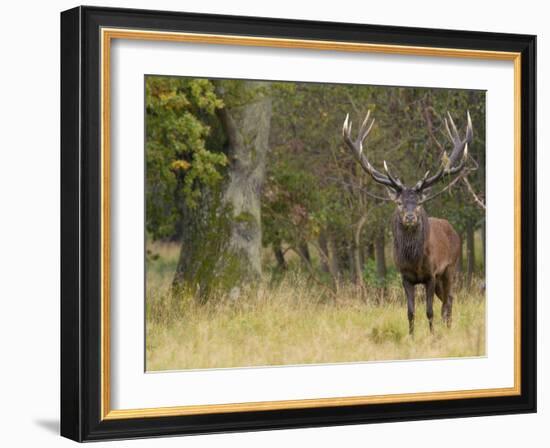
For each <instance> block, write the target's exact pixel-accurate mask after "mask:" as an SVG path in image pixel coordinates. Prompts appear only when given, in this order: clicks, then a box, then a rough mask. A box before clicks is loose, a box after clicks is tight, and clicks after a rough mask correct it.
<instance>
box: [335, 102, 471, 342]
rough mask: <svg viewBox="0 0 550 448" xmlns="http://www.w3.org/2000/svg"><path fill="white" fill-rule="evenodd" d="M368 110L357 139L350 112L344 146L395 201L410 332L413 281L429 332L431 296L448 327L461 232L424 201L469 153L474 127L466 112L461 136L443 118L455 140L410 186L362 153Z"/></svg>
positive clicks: (394, 230) (395, 227)
mask: <svg viewBox="0 0 550 448" xmlns="http://www.w3.org/2000/svg"><path fill="white" fill-rule="evenodd" d="M369 116H370V112H369V113H368V114H367V117H366V118H365V121H364V122H363V124H362V125H361V128H360V130H359V136H358V138H357V140H355V141H353V140H352V139H351V123H350V122H348V117H346V121H345V122H344V127H343V135H344V141H345V143H346V144H347V146H348V147H349V148H350V149H351V150H352V152H353V154H354V156H355V157H356V158H357V160H358V162H359V163H360V164H361V166H362V167H363V169H364V170H365V171H366V172H367V173H368V174H369V175H370V176H371V177H372V178H373V179H374V180H375V181H376V182H377V183H380V184H382V185H384V186H386V188H387V191H388V194H389V196H390V198H391V199H392V200H393V201H394V202H395V204H396V210H395V213H394V215H393V219H392V233H393V242H394V248H393V249H394V251H393V255H394V261H395V265H396V267H397V269H398V270H399V272H400V273H401V279H402V282H403V288H404V290H405V294H406V296H407V315H408V320H409V333H410V334H413V333H414V317H415V286H416V285H418V284H422V285H424V287H425V291H426V316H427V318H428V322H429V326H430V331H433V297H434V294H435V295H437V296H438V297H439V298H440V299H441V301H442V307H441V316H442V319H443V321H444V322H445V323H446V324H447V326H449V327H450V326H451V322H452V307H453V295H452V291H451V290H452V284H453V280H454V277H455V271H456V266H457V262H458V260H459V255H460V250H461V242H460V237H459V236H458V234H457V233H456V231H455V230H454V229H453V227H452V225H451V224H450V223H449V222H448V221H447V220H445V219H438V218H430V217H428V214H427V213H426V210H425V209H424V207H423V203H425V202H426V201H427V200H429V199H431V198H432V197H434V196H435V195H433V196H431V197H426V192H427V190H428V189H429V188H430V187H431V186H432V185H434V184H435V183H436V182H438V181H439V180H440V179H442V178H443V176H445V175H452V174H457V173H459V172H460V171H461V170H462V169H463V167H464V163H465V161H466V158H467V154H468V143H471V141H472V139H473V129H472V123H471V119H470V114H468V125H467V128H466V134H465V138H463V139H462V138H460V136H459V133H458V130H457V129H456V126H455V124H454V122H453V121H452V118H451V116H450V115H449V122H450V124H451V127H449V123H448V122H447V120H445V124H446V128H447V132H448V134H449V137H450V139H451V142H452V143H453V150H452V152H451V155H450V156H449V157H447V155H446V154H444V156H443V157H442V163H441V166H440V168H439V169H438V171H437V172H436V173H435V174H434V175H433V176H431V177H429V172H427V173H426V174H425V175H424V177H423V178H422V179H421V180H419V181H418V182H417V183H416V185H415V186H414V187H406V186H405V185H403V183H402V182H401V181H400V180H399V179H398V178H396V177H394V176H392V174H391V173H390V172H389V170H388V166H387V164H386V162H384V171H385V173H381V172H379V171H377V170H376V169H374V167H373V166H372V165H371V164H370V163H369V161H368V159H367V158H366V156H365V155H364V153H363V141H364V140H365V138H366V137H367V135H368V134H369V132H370V130H371V129H372V126H373V124H374V120H372V121H370V122H369Z"/></svg>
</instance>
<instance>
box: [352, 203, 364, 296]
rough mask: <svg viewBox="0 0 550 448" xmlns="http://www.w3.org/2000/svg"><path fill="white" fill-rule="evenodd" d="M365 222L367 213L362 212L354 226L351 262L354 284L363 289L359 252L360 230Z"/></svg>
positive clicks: (361, 264) (361, 261)
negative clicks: (352, 264)
mask: <svg viewBox="0 0 550 448" xmlns="http://www.w3.org/2000/svg"><path fill="white" fill-rule="evenodd" d="M366 222H367V213H366V212H365V213H363V215H362V216H361V218H360V219H359V221H358V222H357V226H356V227H355V232H354V234H353V263H354V269H353V271H354V274H355V279H354V280H355V281H354V283H355V286H357V287H358V288H361V289H363V288H364V286H365V283H364V280H363V260H361V258H362V256H361V255H362V254H361V252H362V251H361V232H362V231H363V227H364V225H365V223H366Z"/></svg>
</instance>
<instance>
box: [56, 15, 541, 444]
mask: <svg viewBox="0 0 550 448" xmlns="http://www.w3.org/2000/svg"><path fill="white" fill-rule="evenodd" d="M102 27H110V28H129V29H147V30H160V31H175V32H178V31H181V32H192V33H206V34H222V35H244V36H256V37H269V38H288V39H305V40H321V41H322V40H330V41H340V42H365V43H376V44H393V45H403V46H419V47H438V48H462V49H473V50H488V51H506V52H518V53H521V210H522V213H521V229H522V232H521V298H522V300H521V309H520V321H521V354H520V357H521V358H520V368H521V394H520V395H516V396H503V397H486V398H468V399H454V400H434V401H422V402H407V403H391V404H368V405H351V406H334V407H318V408H307V409H286V410H268V411H252V412H230V413H215V414H206V415H204V414H203V415H185V416H165V417H150V418H128V419H116V420H115V419H113V420H105V419H103V420H102V418H101V415H102V414H101V400H100V397H101V373H100V369H101V351H100V338H101V320H100V309H101V249H100V235H101V185H100V174H101V171H100V170H101V160H100V159H101V153H100V149H99V148H100V132H101V129H100V119H99V117H100V113H101V111H100V97H101V84H100V77H101V73H100V72H101V70H100V29H101V28H102ZM535 57H536V37H535V36H531V35H518V34H502V33H487V32H473V31H455V30H439V29H422V28H405V27H393V26H380V25H362V24H350V23H329V22H313V21H297V20H281V19H271V18H256V17H237V16H222V15H205V14H190V13H181V12H166V11H144V10H132V9H111V8H99V7H77V8H74V9H71V10H68V11H65V12H63V13H61V435H63V436H65V437H68V438H70V439H73V440H76V441H92V440H103V439H120V438H141V437H153V436H162V435H184V434H200V433H216V432H232V431H251V430H267V429H282V428H299V427H317V426H331V425H343V424H364V423H375V422H389V421H402V420H419V419H435V418H454V417H469V416H481V415H499V414H511V413H529V412H536V384H537V383H536V270H537V269H536V268H537V266H536V147H535V142H536V115H535V114H536V96H535V95H536V62H535Z"/></svg>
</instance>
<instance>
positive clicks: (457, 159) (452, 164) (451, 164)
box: [414, 112, 474, 191]
mask: <svg viewBox="0 0 550 448" xmlns="http://www.w3.org/2000/svg"><path fill="white" fill-rule="evenodd" d="M466 115H467V120H468V121H467V125H466V133H465V136H464V138H461V137H460V134H459V132H458V129H457V128H456V125H455V123H454V121H453V117H451V114H450V113H449V112H447V118H448V119H447V118H445V128H446V129H447V134H448V135H449V139H450V140H451V143H452V144H453V150H452V151H451V155H450V156H447V152H446V151H445V152H443V154H442V156H441V165H440V167H439V169H438V171H437V172H436V173H435V174H434V175H433V176H432V177H428V175H429V171H427V172H426V174H425V175H424V177H423V178H422V179H421V180H419V181H418V183H417V184H416V185H415V187H414V188H415V190H416V191H422V190H424V189H426V188H429V187H431V186H432V185H434V184H435V183H436V182H437V181H439V180H440V179H441V178H442V177H443V176H444V175H446V174H451V175H453V174H457V173H459V172H460V171H461V170H462V169H463V168H464V164H465V162H466V159H467V158H468V144H471V143H472V140H473V138H474V129H473V126H472V119H471V117H470V112H466ZM449 123H450V126H449ZM457 163H458V164H457Z"/></svg>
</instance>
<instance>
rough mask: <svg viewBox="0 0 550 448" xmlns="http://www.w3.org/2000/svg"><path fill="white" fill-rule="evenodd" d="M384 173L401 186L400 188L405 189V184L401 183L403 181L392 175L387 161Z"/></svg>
mask: <svg viewBox="0 0 550 448" xmlns="http://www.w3.org/2000/svg"><path fill="white" fill-rule="evenodd" d="M384 171H385V172H386V175H387V176H388V178H389V179H390V180H391V181H392V182H393V183H394V184H396V185H399V186H400V187H403V184H402V183H401V181H400V180H399V179H398V178H397V177H394V176H392V174H391V173H390V170H389V168H388V164H387V163H386V161H385V160H384Z"/></svg>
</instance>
